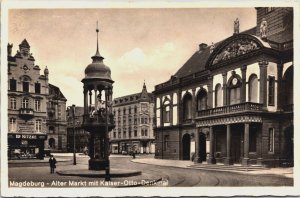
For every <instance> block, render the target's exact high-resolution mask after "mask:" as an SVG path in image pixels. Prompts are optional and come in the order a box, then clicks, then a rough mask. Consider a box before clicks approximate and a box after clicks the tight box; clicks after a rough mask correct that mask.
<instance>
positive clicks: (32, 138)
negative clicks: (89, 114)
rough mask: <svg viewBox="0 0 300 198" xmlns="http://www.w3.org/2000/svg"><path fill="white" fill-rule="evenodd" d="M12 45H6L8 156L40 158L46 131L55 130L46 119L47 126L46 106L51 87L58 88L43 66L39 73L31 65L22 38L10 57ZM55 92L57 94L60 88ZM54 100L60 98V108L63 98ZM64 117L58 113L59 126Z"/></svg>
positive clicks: (32, 58) (47, 145) (33, 60)
mask: <svg viewBox="0 0 300 198" xmlns="http://www.w3.org/2000/svg"><path fill="white" fill-rule="evenodd" d="M12 47H13V45H12V44H8V46H7V53H8V57H7V59H8V126H9V127H8V130H9V131H8V156H9V158H14V157H19V158H21V157H23V156H24V157H36V156H37V157H38V158H42V157H43V154H44V149H45V148H48V147H49V145H51V141H49V142H47V141H46V139H47V134H48V133H49V132H50V134H51V135H50V136H51V137H52V136H53V134H54V131H56V129H55V127H56V126H57V123H51V122H50V125H49V123H48V121H49V118H48V115H49V114H48V113H47V111H48V106H47V105H48V104H49V102H50V101H51V100H52V99H51V98H53V94H52V92H53V93H54V92H56V91H53V90H56V89H58V88H57V87H55V86H53V85H51V84H49V82H48V80H49V79H48V77H49V70H48V69H47V67H46V68H45V69H44V75H41V74H40V70H41V69H40V67H39V66H38V65H35V59H34V57H33V56H32V53H30V45H29V44H28V42H27V40H26V39H24V40H23V41H22V43H21V44H20V45H19V50H18V51H17V53H16V54H15V55H14V56H12ZM58 91H59V89H58ZM59 93H60V94H61V92H60V91H59ZM61 95H62V94H61ZM62 96H63V95H62ZM63 98H64V97H63ZM58 101H62V103H63V104H62V105H61V108H62V109H63V108H65V101H66V100H65V98H64V99H62V98H59V99H58ZM56 111H59V110H57V109H56V110H55V111H54V113H56ZM63 112H64V110H63ZM64 116H65V115H64V114H61V121H60V123H61V124H62V126H64V125H65V124H64V123H63V122H65V118H63V117H64ZM48 125H49V128H48ZM58 125H60V124H58ZM52 126H53V128H52ZM58 131H60V132H61V133H63V132H64V131H65V129H63V128H61V129H60V130H58V129H57V132H58ZM53 137H54V136H53ZM58 142H59V139H58ZM45 145H46V146H45ZM61 145H63V143H62V144H61ZM59 148H60V147H59ZM61 149H63V147H61Z"/></svg>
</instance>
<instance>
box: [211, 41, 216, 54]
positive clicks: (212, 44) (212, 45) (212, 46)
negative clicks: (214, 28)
mask: <svg viewBox="0 0 300 198" xmlns="http://www.w3.org/2000/svg"><path fill="white" fill-rule="evenodd" d="M214 49H215V44H214V43H213V42H212V43H211V46H210V53H213V51H214Z"/></svg>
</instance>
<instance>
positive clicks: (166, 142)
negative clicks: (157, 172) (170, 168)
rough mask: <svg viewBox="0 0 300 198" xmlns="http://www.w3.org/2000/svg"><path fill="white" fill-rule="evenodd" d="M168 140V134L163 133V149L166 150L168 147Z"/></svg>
mask: <svg viewBox="0 0 300 198" xmlns="http://www.w3.org/2000/svg"><path fill="white" fill-rule="evenodd" d="M168 141H169V135H165V137H164V151H166V150H167V149H168V147H169V145H168Z"/></svg>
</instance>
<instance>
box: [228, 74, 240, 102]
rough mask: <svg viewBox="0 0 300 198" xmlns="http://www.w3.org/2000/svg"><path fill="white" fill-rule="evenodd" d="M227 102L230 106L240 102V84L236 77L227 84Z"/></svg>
mask: <svg viewBox="0 0 300 198" xmlns="http://www.w3.org/2000/svg"><path fill="white" fill-rule="evenodd" d="M228 88H229V102H230V105H233V104H238V103H240V102H241V82H240V80H239V79H238V78H237V77H233V78H232V79H231V81H230V82H229V86H228Z"/></svg>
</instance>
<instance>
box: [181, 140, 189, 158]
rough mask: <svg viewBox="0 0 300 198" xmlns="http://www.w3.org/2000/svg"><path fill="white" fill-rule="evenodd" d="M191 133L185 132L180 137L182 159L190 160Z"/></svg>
mask: <svg viewBox="0 0 300 198" xmlns="http://www.w3.org/2000/svg"><path fill="white" fill-rule="evenodd" d="M190 152H191V135H190V134H185V135H184V136H183V137H182V160H190Z"/></svg>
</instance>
